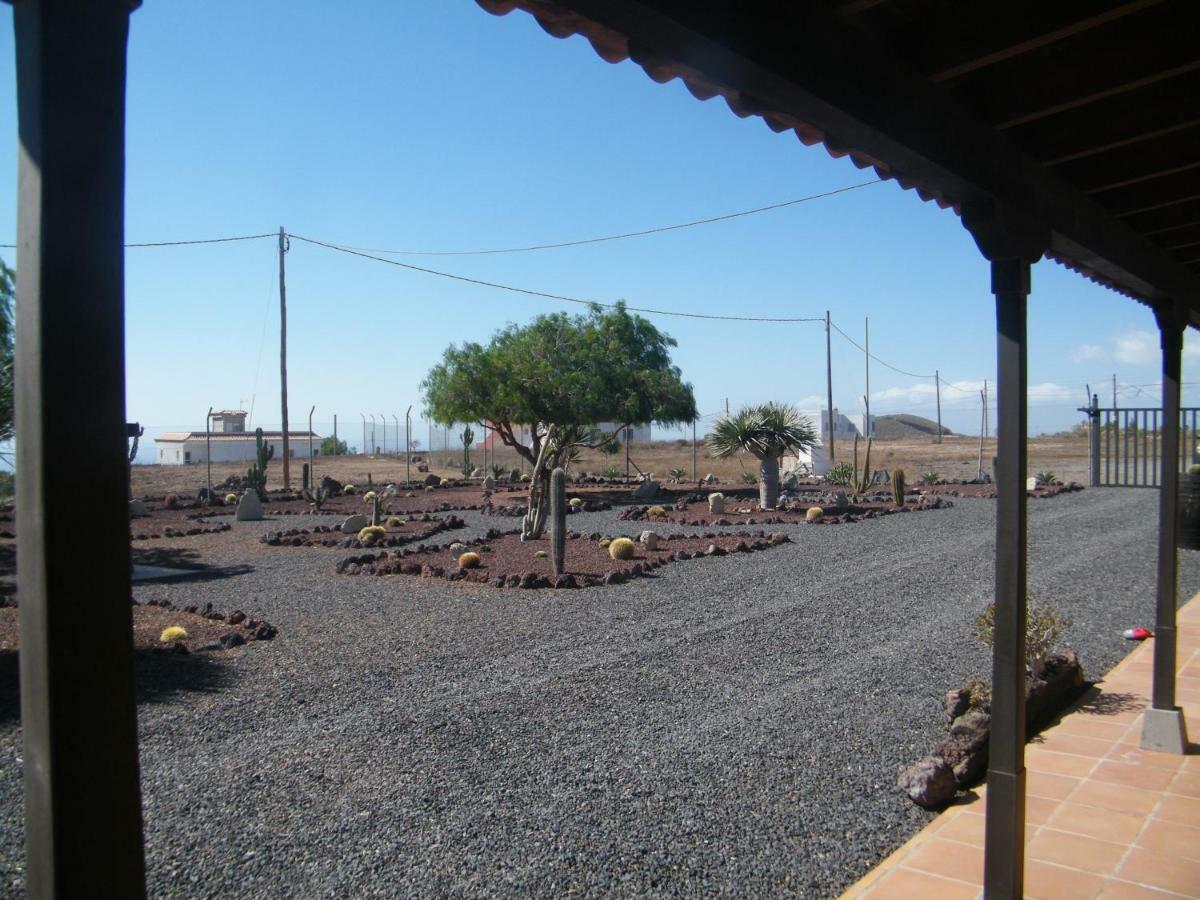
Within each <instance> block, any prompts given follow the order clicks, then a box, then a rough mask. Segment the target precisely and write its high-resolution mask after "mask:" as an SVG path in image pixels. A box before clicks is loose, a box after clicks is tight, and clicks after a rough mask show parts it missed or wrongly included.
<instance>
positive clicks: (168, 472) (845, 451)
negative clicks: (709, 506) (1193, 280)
mask: <svg viewBox="0 0 1200 900" xmlns="http://www.w3.org/2000/svg"><path fill="white" fill-rule="evenodd" d="M862 446H863V445H861V444H860V454H861V453H862ZM835 452H836V455H837V459H838V460H843V461H844V460H847V459H852V458H853V456H852V452H853V444H852V442H849V441H845V442H839V443H838V444H837V445H836V447H835ZM995 452H996V442H995V439H994V438H993V439H992V440H989V441H986V442H985V443H984V449H983V459H984V468H985V469H989V470H990V469H991V459H992V456H993V454H994V453H995ZM630 460H631V465H630V467H629V471H630V473H631V474H633V475H636V474H637V472H638V470H639V469H640V470H641V471H643V472H652V473H654V474H655V475H656V476H659V477H664V478H665V477H666V473H667V472H668V471H669V470H671V469H673V468H680V469H683V470H684V471H685V472H686V473H687V478H688V479H690V478H691V475H692V461H693V455H692V443H691V441H655V442H654V443H651V444H634V445H633V446H632V447H631V449H630ZM471 461H472V463H473V464H474V465H477V466H480V467H485V458H484V454H483V453H482V452H481V451H478V450H476V451H474V452H473V453H472V455H471ZM492 461H493V460H492V454H491V452H490V451H489V452H488V454H487V458H486V464H487V465H490V464H491V463H492ZM978 461H979V439H978V438H970V437H947V438H944V439H943V442H942V443H941V444H934V443H933V442H932V441H930V440H929V439H928V438H919V439H906V440H894V441H876V442H875V443H874V445H873V447H872V450H871V464H872V467H873V468H887V469H897V468H901V469H904V470H905V472H906V473H907V474H908V476H909V480H910V482H911V481H915V480H916V479H918V478H920V476H921V475H922V474H923V473H925V472H929V471H934V472H937V473H938V474H939V475H940V476H941V477H942V478H948V479H966V478H971V477H973V476H974V474H975V471H976V467H977V465H978ZM431 462H432V467H431V469H432V471H433V472H434V473H435V474H437V475H442V476H457V475H459V474H461V473H460V466H461V462H462V452H461V451H459V452H454V451H451V452H449V453H444V454H443V453H434V454H433V457H432V460H431ZM495 463H496V464H497V465H503V466H505V467H506V468H511V467H515V466H519V460H518V458H517V455H516V454H515V453H514V452H513V451H511V450H508V449H507V448H498V449H497V451H496V454H495ZM695 463H696V472H697V476H698V477H703V476H704V475H706V474H708V473H709V472H712V473H713V474H715V475H716V476H717V477H718V478H720V479H721V480H722V481H733V480H736V479H737V478H738V477H739V476H740V475H741V473H742V472H751V473H755V472H757V461H756V460H754V459H752V458H750V457H743V458H740V459H739V458H734V459H728V460H715V459H712V458H710V457H709V456H708V454H707V452H706V451H705V449H704V446H703V444H701V445H700V446H699V447H698V448H697V449H696V453H695ZM248 465H249V463H248V462H247V463H236V464H235V463H217V464H214V465H213V467H212V477H213V483H214V484H217V483H220V482H221V481H224V480H225V479H226V478H227V477H229V476H230V475H244V474H245V472H246V468H247V467H248ZM608 466H615V467H616V468H617V469H618V470H619V471H620V472H621V473H624V472H625V456H624V454H623V453H620V454H617V455H614V456H612V457H605V456H604V455H602V454H599V453H589V454H585V455H584V457H583V459H582V461H581V462H580V463H579V465H578V467H577V468H579V469H582V470H584V471H587V472H594V473H599V472H602V471H603V470H604V469H605V468H606V467H608ZM1046 470H1050V471H1053V472H1054V473H1055V474H1056V475H1057V476H1058V477H1059V478H1060V479H1062V480H1064V481H1066V480H1074V481H1081V482H1086V481H1087V437H1086V436H1085V435H1055V436H1047V437H1036V438H1032V439H1030V442H1029V474H1033V473H1035V472H1042V471H1046ZM315 473H316V475H317V476H318V477H320V476H322V475H332V476H333V477H334V478H336V479H338V480H339V481H342V482H350V483H354V484H365V483H366V481H367V476H368V474H369V475H370V476H371V479H372V481H374V482H375V483H376V484H380V483H387V482H398V481H403V480H404V478H405V461H404V457H403V456H393V455H385V456H361V455H359V456H340V457H318V458H317V460H316V466H315ZM412 476H413V478H414V479H416V478H419V477H422V476H420V475H419V474H418V472H417V467H416V465H415V464H414V465H413V466H412ZM206 477H207V474H206V467H205V466H203V465H192V466H157V465H155V466H134V467H133V494H134V496H138V497H141V496H156V495H162V494H165V493H166V492H168V491H178V492H181V493H189V494H190V493H194V492H195V491H196V489H197V488H199V487H201V486H202V485H203V484H204V483H205V479H206ZM292 484H293V486H299V484H300V462H299V461H293V464H292ZM267 485H268V487H271V488H277V487H282V486H283V466H282V464H281V462H280V460H277V459H276V460H272V461H271V463H270V465H269V466H268V469H267Z"/></svg>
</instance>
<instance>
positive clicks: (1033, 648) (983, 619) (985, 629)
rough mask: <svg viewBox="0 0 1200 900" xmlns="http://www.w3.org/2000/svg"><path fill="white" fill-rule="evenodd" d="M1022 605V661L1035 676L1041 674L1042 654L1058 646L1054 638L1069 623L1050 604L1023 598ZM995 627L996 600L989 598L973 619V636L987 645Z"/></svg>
mask: <svg viewBox="0 0 1200 900" xmlns="http://www.w3.org/2000/svg"><path fill="white" fill-rule="evenodd" d="M1025 604H1026V609H1025V662H1026V666H1027V667H1028V668H1029V671H1030V672H1032V673H1033V674H1034V675H1035V676H1037V675H1041V674H1042V669H1043V667H1044V666H1045V664H1046V657H1047V656H1048V655H1049V654H1050V652H1051V651H1052V650H1054V648H1055V647H1056V646H1058V639H1059V638H1060V637H1062V634H1063V632H1064V631H1066V630H1067V629H1068V628H1070V627H1071V624H1072V623H1071V620H1070V619H1068V618H1067V617H1066V616H1064V615H1063V614H1062V613H1060V612H1059V611H1058V608H1057V607H1056V606H1055V605H1054V604H1053V603H1043V602H1041V601H1039V600H1035V599H1032V598H1027V599H1026V601H1025ZM995 628H996V602H995V601H994V600H993V601H992V602H991V603H989V604H988V605H987V606H985V607H984V608H983V612H981V613H980V614H979V615H978V616H977V617H976V619H975V637H977V638H978V639H979V641H980V643H982V644H984V645H986V646H988V647H990V646H992V641H993V639H994V637H995Z"/></svg>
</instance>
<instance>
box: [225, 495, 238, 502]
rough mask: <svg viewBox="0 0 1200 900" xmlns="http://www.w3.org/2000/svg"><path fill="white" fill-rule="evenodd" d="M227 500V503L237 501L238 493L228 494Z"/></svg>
mask: <svg viewBox="0 0 1200 900" xmlns="http://www.w3.org/2000/svg"><path fill="white" fill-rule="evenodd" d="M225 502H226V503H237V494H226V495H225Z"/></svg>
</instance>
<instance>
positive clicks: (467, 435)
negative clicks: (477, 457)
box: [458, 425, 475, 478]
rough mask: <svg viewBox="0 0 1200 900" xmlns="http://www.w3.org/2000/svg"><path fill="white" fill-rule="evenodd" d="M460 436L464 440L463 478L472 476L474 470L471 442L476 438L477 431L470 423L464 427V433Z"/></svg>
mask: <svg viewBox="0 0 1200 900" xmlns="http://www.w3.org/2000/svg"><path fill="white" fill-rule="evenodd" d="M458 437H459V440H461V441H462V445H463V461H462V473H463V478H469V477H470V476H471V472H472V471H473V470H472V469H471V443H472V442H473V441H474V440H475V432H474V431H472V430H471V426H470V425H468V426H467V427H466V428H464V429H463V432H462V434H460V435H459V436H458Z"/></svg>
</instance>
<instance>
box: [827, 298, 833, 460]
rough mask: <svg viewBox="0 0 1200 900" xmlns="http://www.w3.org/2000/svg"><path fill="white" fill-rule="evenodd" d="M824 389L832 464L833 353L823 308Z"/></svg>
mask: <svg viewBox="0 0 1200 900" xmlns="http://www.w3.org/2000/svg"><path fill="white" fill-rule="evenodd" d="M825 390H826V392H827V397H826V400H827V403H828V406H827V409H826V415H828V417H829V465H831V466H832V465H833V464H834V460H835V456H834V452H833V354H832V351H831V347H830V339H829V310H825Z"/></svg>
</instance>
